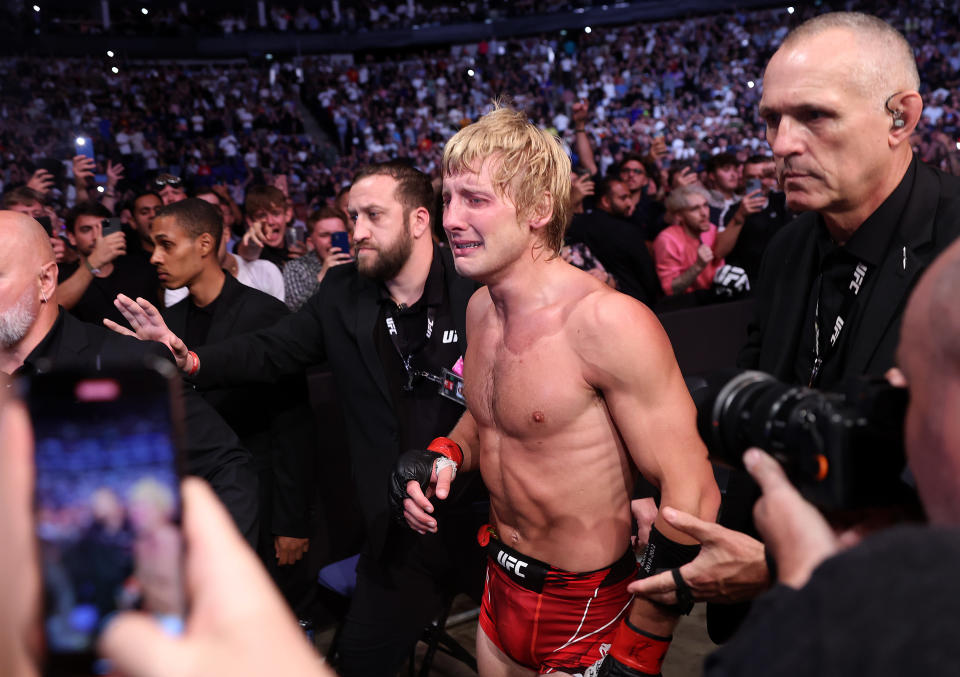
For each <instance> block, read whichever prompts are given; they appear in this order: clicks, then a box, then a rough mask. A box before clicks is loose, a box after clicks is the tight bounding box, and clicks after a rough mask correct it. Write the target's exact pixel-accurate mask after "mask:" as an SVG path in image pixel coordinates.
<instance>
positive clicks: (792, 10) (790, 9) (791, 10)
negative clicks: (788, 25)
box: [787, 7, 797, 14]
mask: <svg viewBox="0 0 960 677" xmlns="http://www.w3.org/2000/svg"><path fill="white" fill-rule="evenodd" d="M796 11H797V10H796V9H795V8H793V7H787V14H793V13H794V12H796Z"/></svg>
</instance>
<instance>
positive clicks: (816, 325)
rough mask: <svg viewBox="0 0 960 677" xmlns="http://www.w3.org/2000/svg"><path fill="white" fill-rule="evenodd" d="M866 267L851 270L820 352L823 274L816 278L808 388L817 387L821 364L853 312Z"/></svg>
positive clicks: (833, 347) (833, 348) (864, 265)
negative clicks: (838, 307) (835, 316)
mask: <svg viewBox="0 0 960 677" xmlns="http://www.w3.org/2000/svg"><path fill="white" fill-rule="evenodd" d="M867 272H869V271H868V269H867V265H866V264H865V263H858V264H857V267H856V268H854V270H853V278H852V279H851V280H850V284H849V285H847V293H846V295H845V296H844V299H843V304H842V305H841V306H840V312H839V313H837V319H836V321H834V323H833V332H832V333H831V334H830V338H829V339H828V343H827V345H826V346H824V347H823V349H822V350H821V348H820V296H821V295H822V293H823V272H821V273H820V275H819V276H817V305H816V309H815V310H814V313H813V352H814V359H813V368H812V369H811V370H810V382H809V383H808V384H807V386H808V387H810V388H813V387H815V386H816V385H817V383H818V382H819V380H820V370H821V368H822V367H823V363H824V362H825V361H826V360H827V359H828V358H829V357H830V356H831V355H832V354H833V352H834V350H836V347H837V341H839V339H840V334H842V333H843V330H844V327H845V326H846V325H845V320H846V319H847V318H849V316H850V311H851V310H853V308H854V306H855V305H856V302H857V295H858V294H859V293H860V289H861V287H863V282H864V280H866V279H867Z"/></svg>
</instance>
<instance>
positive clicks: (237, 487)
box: [0, 211, 257, 542]
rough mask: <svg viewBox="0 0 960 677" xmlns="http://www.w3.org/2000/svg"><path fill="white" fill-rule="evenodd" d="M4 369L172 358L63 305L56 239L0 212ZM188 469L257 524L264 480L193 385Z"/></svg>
mask: <svg viewBox="0 0 960 677" xmlns="http://www.w3.org/2000/svg"><path fill="white" fill-rule="evenodd" d="M0 241H2V242H3V243H4V246H3V247H2V248H0V372H4V373H6V374H12V375H15V376H18V377H19V376H25V377H29V376H32V375H34V374H39V373H43V372H48V371H52V370H61V369H64V370H65V369H73V370H82V371H87V372H91V373H92V372H95V371H100V370H108V369H110V368H111V367H121V368H122V367H130V366H131V365H137V364H144V360H146V359H148V358H149V356H151V355H152V356H155V357H159V358H161V359H166V360H169V359H170V353H169V352H168V351H167V350H166V349H165V348H164V347H163V346H162V345H160V344H157V343H144V342H141V341H135V340H132V339H129V338H127V337H125V336H118V335H117V334H115V333H114V332H111V331H109V330H108V329H106V328H104V327H99V326H97V325H92V324H85V323H83V322H80V321H79V320H77V319H76V318H74V317H73V316H72V315H70V314H69V313H67V312H66V311H63V310H61V308H60V306H59V304H58V302H57V300H58V299H57V264H56V261H55V259H54V254H53V248H52V247H51V246H50V239H49V238H48V237H47V235H46V233H45V232H44V230H43V228H42V227H41V226H40V224H39V223H37V222H36V221H35V220H34V219H32V218H31V217H29V216H27V215H26V214H20V213H18V212H13V211H0ZM183 395H184V397H183V401H184V428H185V431H186V435H185V442H186V444H185V447H186V452H187V459H186V467H187V472H189V473H190V474H192V475H197V476H199V477H202V478H204V479H205V480H207V481H208V482H209V483H210V485H211V486H212V487H213V489H214V491H215V492H216V493H217V495H218V496H219V497H220V500H222V501H223V503H224V504H225V505H226V507H227V509H228V510H229V511H230V514H231V515H232V516H233V519H234V521H235V522H236V523H237V526H238V527H239V529H240V531H241V532H242V533H243V534H244V535H245V536H246V537H247V540H248V542H252V541H253V539H254V537H255V534H256V529H257V478H256V475H255V474H254V472H253V470H252V467H251V465H250V454H249V452H248V451H247V450H246V449H244V448H242V447H241V446H240V442H239V440H238V439H237V437H236V435H235V434H234V432H233V431H232V430H231V429H230V427H229V426H228V425H227V424H226V423H224V421H223V419H221V418H220V417H219V415H218V414H217V413H216V412H215V411H214V410H213V409H212V408H211V407H210V406H209V405H207V403H206V402H205V401H204V400H203V398H201V397H200V395H199V394H198V393H197V392H196V391H194V390H193V388H188V387H185V388H183Z"/></svg>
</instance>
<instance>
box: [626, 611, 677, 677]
mask: <svg viewBox="0 0 960 677" xmlns="http://www.w3.org/2000/svg"><path fill="white" fill-rule="evenodd" d="M671 639H673V637H657V636H655V635H648V634H646V633H644V632H641V631H638V630H637V629H636V628H634V627H633V626H632V625H630V623H629V622H628V621H627V620H626V619H624V620H623V622H621V623H620V626H619V627H618V628H617V634H616V635H615V636H614V638H613V646H611V647H610V655H611V656H613V657H614V658H616V659H617V660H618V661H619V662H620V663H623V664H624V665H626V666H627V667H628V668H633V669H634V670H639V671H640V672H644V673H647V674H648V675H659V674H660V670H661V668H663V659H664V658H665V657H666V655H667V649H669V648H670V640H671Z"/></svg>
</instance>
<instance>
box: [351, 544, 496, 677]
mask: <svg viewBox="0 0 960 677" xmlns="http://www.w3.org/2000/svg"><path fill="white" fill-rule="evenodd" d="M464 526H465V525H464ZM474 533H476V532H475V530H474V531H469V530H468V529H463V527H461V530H460V531H459V532H458V533H457V542H456V544H451V543H448V542H444V540H443V539H442V537H441V536H440V535H437V534H425V535H423V536H421V535H419V534H416V533H414V532H413V531H410V530H405V531H401V530H400V529H398V528H396V527H394V528H392V529H391V534H390V536H389V537H388V538H387V546H386V548H385V550H384V552H385V553H386V554H381V555H379V556H378V555H376V554H374V553H371V552H369V550H368V549H367V550H364V552H362V553H361V555H360V560H359V562H358V563H357V587H356V590H355V591H354V593H353V597H352V598H351V600H350V609H349V610H348V611H347V616H346V619H345V620H344V624H343V627H342V629H341V631H340V639H339V653H340V663H339V665H338V666H337V671H338V673H339V674H340V675H341V677H381V676H382V677H395V675H396V674H397V672H398V671H399V670H400V668H401V667H402V666H403V663H404V661H405V660H406V659H407V658H408V657H409V655H410V651H411V649H412V648H413V647H414V646H415V645H416V643H417V640H418V639H419V638H420V635H421V633H422V632H423V629H424V627H425V626H426V625H427V623H429V622H430V621H431V620H433V619H434V618H436V617H437V615H438V614H439V613H440V611H441V610H442V608H443V605H444V603H445V602H446V601H448V600H450V599H452V597H453V596H454V595H455V594H456V593H458V592H466V593H468V594H470V595H472V596H475V597H477V599H479V593H480V591H481V590H482V588H483V571H484V565H485V562H486V560H485V556H484V554H483V551H482V550H481V549H480V547H479V546H478V545H477V543H476V539H475V537H474V536H473V534H474Z"/></svg>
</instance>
